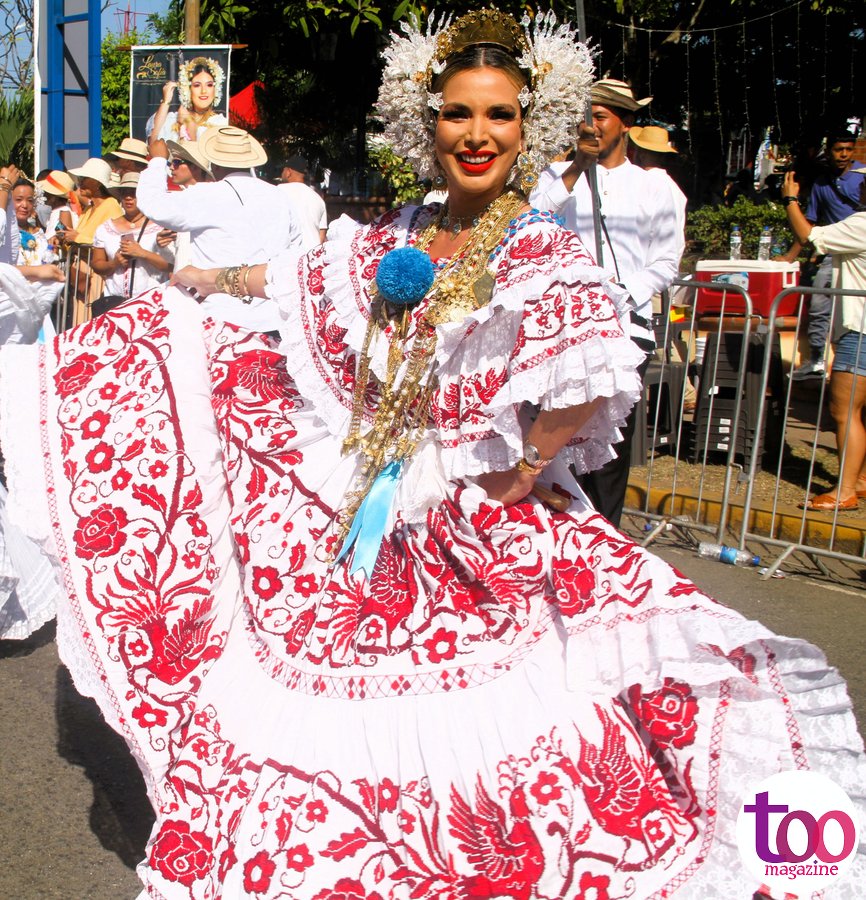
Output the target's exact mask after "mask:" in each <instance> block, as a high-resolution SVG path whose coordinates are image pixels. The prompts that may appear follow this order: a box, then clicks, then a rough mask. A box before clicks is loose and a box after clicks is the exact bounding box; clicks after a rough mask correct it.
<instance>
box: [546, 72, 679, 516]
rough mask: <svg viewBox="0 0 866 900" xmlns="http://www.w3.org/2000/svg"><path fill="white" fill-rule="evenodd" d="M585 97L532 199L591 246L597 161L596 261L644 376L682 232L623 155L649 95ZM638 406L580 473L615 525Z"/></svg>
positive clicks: (599, 92)
mask: <svg viewBox="0 0 866 900" xmlns="http://www.w3.org/2000/svg"><path fill="white" fill-rule="evenodd" d="M591 97H592V116H593V126H592V127H590V126H588V125H583V126H581V130H580V135H579V139H578V144H577V149H576V152H575V156H574V160H573V161H572V162H571V163H568V162H564V163H554V164H553V165H552V166H551V167H550V168H549V169H547V170H546V171H545V172H543V173H542V175H541V177H540V178H539V183H538V187H537V188H536V189H535V191H534V192H533V194H532V203H533V205H534V206H536V207H538V208H539V209H547V210H552V211H554V212H556V213H558V214H559V215H560V216H562V218H563V220H564V222H565V225H566V227H567V228H570V229H571V230H572V231H575V232H577V234H578V235H580V237H581V239H582V240H583V242H584V244H586V246H587V247H588V248H589V249H590V251H592V249H593V247H594V218H593V203H592V197H591V194H590V187H589V181H588V179H587V178H584V177H582V176H583V175H584V173H585V172H586V171H587V170H588V169H589V167H590V165H591V164H592V163H593V162H597V163H598V167H597V174H598V206H599V210H600V215H601V223H602V229H601V230H602V259H603V263H604V267H605V268H606V269H608V270H609V271H611V272H613V273H614V277H615V280H616V281H617V282H618V284H619V285H620V286H621V287H622V288H623V289H624V290H625V292H626V293H627V298H626V300H625V302H624V303H622V304H621V305H620V309H621V316H622V324H623V326H624V327H626V328H627V329H628V330H629V333H630V335H631V338H632V340H633V341H634V343H635V344H637V345H638V346H639V347H640V348H641V349H642V350H643V351H644V352H645V353H646V354H647V357H646V362H645V363H644V368H643V370H642V372H641V376H643V372H645V371H646V366H647V365H648V364H649V360H650V356H651V354H652V352H653V350H654V349H655V336H654V334H653V330H652V324H651V323H652V314H653V312H652V298H653V294H656V293H659V292H661V291H663V290H665V289H666V288H667V287H668V286H669V285H670V283H671V281H672V280H673V279H674V278H675V277H676V274H677V270H678V268H679V262H680V257H681V256H682V252H683V248H684V235H683V230H682V228H681V227H679V226H678V225H677V221H676V215H675V211H674V204H673V199H672V196H671V192H670V190H669V188H667V187H666V186H665V185H664V184H663V183H661V182H660V181H658V180H656V179H655V178H653V177H651V176H650V175H649V174H648V173H647V172H645V171H644V170H643V169H641V168H639V167H638V166H635V165H632V164H631V163H630V162H629V161H628V157H627V156H626V146H627V139H628V133H629V130H630V129H631V127H632V126H633V125H634V119H635V113H636V112H638V111H639V110H641V109H643V108H644V107H645V106H647V105H648V104H649V103H650V101H651V100H652V97H645V98H643V99H642V100H638V99H636V98H635V96H634V93H633V92H632V89H631V87H630V86H629V85H628V84H626V83H625V82H624V81H617V80H616V79H612V78H604V79H602V80H600V81H597V82H596V83H595V84H594V85H593V87H592V92H591ZM636 408H637V407H635V409H632V412H631V414H630V415H629V418H628V421H627V423H626V426H625V427H624V428H623V429H622V433H623V438H622V441H621V442H620V443H619V444H617V445H616V447H615V450H616V452H617V457H616V458H615V459H613V460H611V461H610V462H609V463H607V464H606V465H605V466H603V467H602V468H601V469H598V470H597V471H595V472H591V473H589V474H587V475H584V476H582V477H581V479H580V483H581V486H582V487H583V489H584V490H585V491H586V493H587V495H588V496H589V498H590V500H591V501H592V503H593V505H594V506H595V508H596V509H597V510H598V511H599V512H600V513H602V515H604V516H605V518H607V519H608V520H609V521H610V522H612V523H613V524H614V525H617V526H618V525H619V520H620V517H621V516H622V507H623V503H624V501H625V491H626V487H627V486H628V471H629V467H630V464H631V436H632V433H633V432H634V428H635V420H636Z"/></svg>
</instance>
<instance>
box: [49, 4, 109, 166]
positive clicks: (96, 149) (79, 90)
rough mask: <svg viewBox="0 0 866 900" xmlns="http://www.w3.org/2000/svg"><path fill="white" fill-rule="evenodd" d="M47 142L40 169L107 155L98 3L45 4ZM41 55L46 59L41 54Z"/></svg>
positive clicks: (67, 164)
mask: <svg viewBox="0 0 866 900" xmlns="http://www.w3.org/2000/svg"><path fill="white" fill-rule="evenodd" d="M42 2H44V4H45V5H44V6H43V9H44V11H45V15H44V18H43V20H42V21H43V22H44V29H45V30H44V43H43V47H44V54H45V55H44V63H43V61H42V60H40V65H41V66H42V71H43V72H44V81H43V87H42V96H43V106H42V109H43V121H44V128H43V142H42V148H41V153H40V161H39V166H38V167H39V168H44V167H51V168H60V169H62V168H68V167H69V165H72V164H74V163H75V162H77V159H76V160H69V159H68V158H67V151H77V153H76V152H73V153H72V154H71V155H72V156H75V157H82V156H83V157H84V158H86V157H88V156H100V155H101V153H102V46H101V38H102V36H101V9H100V3H99V0H42ZM40 55H41V54H40Z"/></svg>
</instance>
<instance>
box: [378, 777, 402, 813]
mask: <svg viewBox="0 0 866 900" xmlns="http://www.w3.org/2000/svg"><path fill="white" fill-rule="evenodd" d="M399 799H400V788H399V787H398V786H397V785H396V784H394V782H393V781H391V779H390V778H383V779H382V781H381V782H380V783H379V807H380V809H382V810H383V811H384V812H394V810H395V809H396V808H397V801H398V800H399Z"/></svg>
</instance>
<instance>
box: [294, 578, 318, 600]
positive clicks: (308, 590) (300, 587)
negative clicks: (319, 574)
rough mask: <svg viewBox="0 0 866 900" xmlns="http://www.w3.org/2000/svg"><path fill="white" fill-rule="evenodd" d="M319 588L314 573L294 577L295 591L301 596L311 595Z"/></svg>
mask: <svg viewBox="0 0 866 900" xmlns="http://www.w3.org/2000/svg"><path fill="white" fill-rule="evenodd" d="M318 590H319V584H318V582H317V581H316V576H315V575H299V576H298V577H297V578H296V579H295V593H296V594H300V595H301V596H302V597H312V596H313V594H315V593H316V592H317V591H318Z"/></svg>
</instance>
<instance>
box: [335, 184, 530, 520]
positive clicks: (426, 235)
mask: <svg viewBox="0 0 866 900" xmlns="http://www.w3.org/2000/svg"><path fill="white" fill-rule="evenodd" d="M525 203H526V201H525V199H524V198H523V197H521V196H520V195H519V194H516V193H514V192H508V193H505V194H502V195H501V196H500V197H499V198H497V199H496V200H495V201H494V202H493V203H492V204H491V205H490V206H489V207H488V209H487V210H486V211H485V212H484V214H483V215H482V216H481V217H480V219H479V221H478V224H477V225H475V226H474V227H473V229H472V231H471V232H470V235H469V239H468V240H467V241H466V243H465V244H464V245H463V247H461V248H460V250H459V251H458V252H457V253H456V254H455V255H454V256H453V257H451V258H450V259H449V260H447V261H446V262H445V264H444V265H443V267H442V268H441V269H440V270H439V272H437V274H436V276H435V278H434V281H433V286H432V287H431V288H430V290H429V291H428V293H427V296H426V298H425V301H422V302H426V307H425V308H424V310H423V312H421V313H420V315H419V316H418V317H417V321H416V324H415V339H414V341H413V343H412V346H411V348H410V350H409V352H408V356H407V355H406V352H405V344H406V339H407V337H408V332H409V321H410V313H409V310H408V309H406V308H404V309H403V311H402V316H401V319H400V321H399V322H398V323H394V325H393V328H392V334H391V337H390V343H389V346H388V358H387V364H386V371H385V377H384V380H383V381H381V383H380V384H379V390H380V394H381V396H380V401H379V403H378V405H377V406H376V412H375V415H374V418H373V425H372V427H371V428H370V430H369V431H368V432H367V434H366V435H363V436H362V435H361V418H362V415H363V409H364V402H365V399H366V398H367V394H368V391H369V388H370V382H371V380H373V379H375V375H373V373H372V372H371V369H370V361H371V360H370V346H371V343H372V341H373V338H374V336H375V335H376V334H377V333H378V332H379V331H384V329H385V328H386V327H387V315H386V310H385V303H384V301H383V300H382V298H381V297H379V296H375V297H374V299H373V302H372V305H371V308H370V322H369V324H368V325H367V332H366V334H365V336H364V344H363V348H362V350H361V357H360V363H359V368H358V375H357V380H356V382H355V389H354V392H353V395H352V420H351V424H350V426H349V435H348V437H347V438H346V440H345V441H344V442H343V454H344V455H346V454H349V453H351V452H353V451H355V450H360V451H361V452H362V453H363V455H364V457H365V461H364V466H363V469H362V473H361V478H362V485H361V488H360V490H358V491H355V492H353V493H352V494H351V495H350V497H351V501H350V504H349V508H348V510H347V511H346V512H347V514H346V516H345V518H344V519H343V531H344V536H345V533H346V531H347V530H348V528H349V525H350V523H351V521H352V517H353V516H354V514H355V512H356V511H357V509H358V507H359V506H360V504H361V502H362V501H363V499H364V497H365V496H366V494H367V492H368V491H369V490H370V487H371V486H372V484H373V482H374V481H375V480H376V476H377V475H378V474H379V473H380V472H381V471H382V469H383V467H384V466H385V465H386V464H387V463H388V462H392V461H401V460H403V459H406V458H407V457H408V456H410V455H411V454H412V453H413V452H414V450H415V448H416V446H417V444H418V441H419V440H420V438H421V436H422V434H423V432H424V429H425V428H426V426H427V420H428V418H429V413H430V398H431V397H432V395H433V391H434V390H435V388H436V380H435V378H434V377H432V376H431V377H430V378H429V379H427V383H426V384H424V383H423V382H424V376H425V374H426V373H427V371H428V369H429V367H430V363H431V360H432V359H433V354H434V351H435V349H436V326H437V325H442V324H444V323H446V322H456V321H460V320H461V319H463V318H465V316H466V315H467V314H468V313H470V312H472V311H473V310H476V309H480V308H481V307H482V306H484V305H486V304H487V303H488V302H489V300H490V297H491V295H492V293H493V287H494V278H493V276H492V275H491V274H490V272H489V271H488V269H487V264H488V261H489V259H490V254H491V253H492V252H493V251H494V250H495V248H496V246H497V245H498V244H499V242H500V241H501V240H502V237H503V235H504V233H505V229H506V228H507V227H508V224H509V223H510V222H511V220H512V219H514V217H515V216H516V215H517V214H518V213H519V211H520V209H521V207H523V206H524V205H525ZM443 212H444V211H443ZM442 219H443V213H442V212H440V214H439V215H438V216H437V217H436V219H434V220H433V221H432V222H431V223H430V224H429V225H428V226H427V227H426V228H425V229H424V231H422V232H421V234H420V235H419V237H418V240H417V241H416V242H415V247H416V248H417V249H419V250H426V249H427V248H428V247H429V246H430V244H431V243H432V242H433V239H434V238H435V237H436V234H437V233H438V232H439V231H440V229H441V227H442ZM404 360H405V362H406V369H405V372H404V374H403V378H402V379H401V381H400V383H399V385H397V383H396V380H397V373H398V371H399V369H400V367H401V365H402V364H403V362H404Z"/></svg>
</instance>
